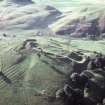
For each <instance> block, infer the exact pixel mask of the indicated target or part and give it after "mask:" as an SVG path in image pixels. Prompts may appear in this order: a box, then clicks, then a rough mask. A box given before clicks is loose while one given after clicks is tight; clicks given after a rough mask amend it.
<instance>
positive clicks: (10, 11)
mask: <svg viewBox="0 0 105 105" xmlns="http://www.w3.org/2000/svg"><path fill="white" fill-rule="evenodd" d="M59 15H61V12H59V11H58V10H57V9H55V8H54V7H52V6H49V5H39V4H35V3H33V2H32V1H31V0H4V1H3V2H1V4H0V31H1V32H4V33H9V32H10V33H11V32H12V33H17V32H18V33H19V32H26V31H30V30H32V31H35V29H39V30H40V29H44V28H45V29H46V28H47V27H48V25H49V24H51V23H52V22H54V21H55V20H57V18H58V16H59Z"/></svg>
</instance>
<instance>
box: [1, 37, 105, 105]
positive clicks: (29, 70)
mask: <svg viewBox="0 0 105 105" xmlns="http://www.w3.org/2000/svg"><path fill="white" fill-rule="evenodd" d="M26 39H36V40H37V42H38V44H39V47H41V48H42V49H43V50H44V51H47V52H49V53H54V54H57V55H60V54H68V53H69V52H70V51H73V50H74V51H76V50H81V51H82V52H83V53H85V54H87V55H89V54H91V53H92V52H91V51H97V52H103V53H104V49H105V43H104V40H101V41H88V40H87V41H86V40H80V39H78V40H73V39H72V40H71V42H69V41H68V38H67V37H48V36H44V37H34V38H32V37H31V38H26V37H21V38H16V37H15V38H14V37H6V38H3V37H1V41H0V55H1V56H0V60H1V61H0V67H1V70H2V72H3V73H4V74H5V76H7V78H9V79H10V80H11V81H12V84H8V83H6V82H5V81H4V80H3V78H1V77H0V104H1V105H10V104H13V105H25V104H28V105H62V104H63V103H61V102H59V101H57V100H55V98H54V96H55V92H56V90H58V89H59V88H61V87H62V86H63V85H64V82H65V79H66V78H65V74H68V73H69V72H70V71H71V70H72V68H71V65H70V62H68V61H67V62H65V61H63V60H62V61H59V60H57V59H52V58H51V57H50V56H49V55H44V54H41V56H39V55H38V54H37V52H36V51H35V49H34V48H33V50H32V49H30V48H29V47H27V49H23V50H21V51H20V50H19V49H20V48H21V46H22V45H23V42H24V40H26ZM68 42H69V43H68ZM80 42H82V44H81V43H80ZM87 44H91V45H93V46H91V45H89V46H87V47H86V45H87ZM95 46H97V47H95ZM99 48H100V49H99ZM101 48H102V49H101ZM85 50H86V51H85ZM87 50H89V52H88V51H87ZM104 54H105V53H104ZM20 55H21V56H20ZM23 56H24V59H22V60H20V62H17V61H18V60H19V59H20V58H21V57H23ZM44 92H45V94H44ZM43 94H44V95H43ZM48 97H50V98H48Z"/></svg>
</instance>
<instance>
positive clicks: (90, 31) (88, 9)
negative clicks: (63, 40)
mask: <svg viewBox="0 0 105 105" xmlns="http://www.w3.org/2000/svg"><path fill="white" fill-rule="evenodd" d="M50 28H51V29H52V30H53V31H54V32H55V33H56V34H59V35H71V36H75V37H86V36H88V35H95V36H99V35H101V36H104V33H105V5H102V4H99V5H98V4H91V5H90V4H87V5H84V6H79V7H76V8H75V9H72V8H71V10H70V11H69V12H67V13H66V14H65V15H64V16H63V17H61V19H59V20H58V21H56V22H55V23H53V24H52V25H51V26H50Z"/></svg>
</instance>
